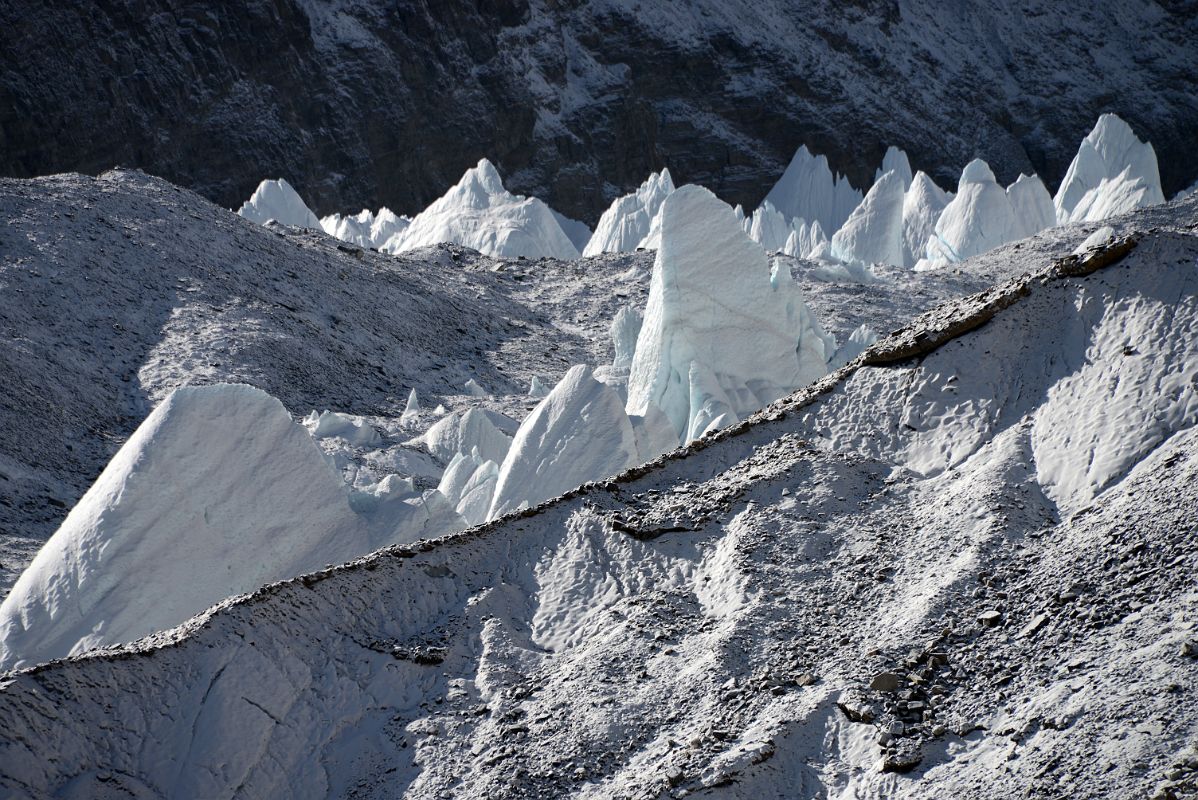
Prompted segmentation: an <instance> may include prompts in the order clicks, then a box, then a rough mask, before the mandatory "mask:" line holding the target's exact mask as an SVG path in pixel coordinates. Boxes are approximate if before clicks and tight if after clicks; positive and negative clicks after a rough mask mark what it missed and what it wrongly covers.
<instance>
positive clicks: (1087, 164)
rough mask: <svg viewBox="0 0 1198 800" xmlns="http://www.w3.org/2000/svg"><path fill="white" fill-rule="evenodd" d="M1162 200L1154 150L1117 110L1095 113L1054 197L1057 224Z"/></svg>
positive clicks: (1087, 219) (1099, 217) (1090, 219)
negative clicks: (1089, 127)
mask: <svg viewBox="0 0 1198 800" xmlns="http://www.w3.org/2000/svg"><path fill="white" fill-rule="evenodd" d="M1163 202H1165V195H1164V192H1162V191H1161V176H1160V170H1159V168H1158V166H1157V161H1156V151H1155V150H1153V149H1152V144H1151V143H1149V142H1144V141H1140V139H1139V137H1137V136H1136V134H1135V131H1133V130H1132V129H1131V126H1130V125H1128V124H1127V123H1126V122H1124V121H1123V120H1122V119H1120V118H1119V117H1118V116H1116V115H1115V114H1103V115H1102V116H1101V117H1099V118H1098V122H1097V123H1095V125H1094V129H1093V130H1091V131H1090V133H1089V134H1088V135H1087V136H1086V138H1085V139H1083V140H1082V142H1081V145H1080V146H1079V147H1078V150H1077V155H1076V156H1074V157H1073V162H1072V163H1071V164H1070V165H1069V169H1068V171H1067V172H1066V173H1065V178H1064V180H1062V181H1061V186H1060V188H1059V189H1057V194H1056V197H1055V198H1054V199H1053V204H1054V206H1055V207H1056V221H1057V222H1058V223H1066V222H1097V221H1099V220H1102V219H1105V218H1106V217H1108V216H1111V215H1113V214H1120V213H1124V212H1127V211H1131V210H1133V209H1136V208H1142V207H1145V206H1150V205H1157V204H1159V203H1163Z"/></svg>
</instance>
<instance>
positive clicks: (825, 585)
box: [0, 204, 1198, 797]
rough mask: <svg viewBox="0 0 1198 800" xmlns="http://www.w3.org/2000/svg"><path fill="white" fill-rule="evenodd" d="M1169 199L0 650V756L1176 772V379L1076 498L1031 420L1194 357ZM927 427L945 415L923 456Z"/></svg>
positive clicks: (1075, 776) (756, 769)
mask: <svg viewBox="0 0 1198 800" xmlns="http://www.w3.org/2000/svg"><path fill="white" fill-rule="evenodd" d="M1194 209H1195V206H1194V205H1193V204H1190V205H1188V206H1185V207H1177V206H1172V207H1169V208H1167V209H1160V210H1158V211H1157V212H1156V216H1155V217H1151V219H1152V220H1153V221H1154V224H1153V225H1152V226H1151V227H1153V230H1152V231H1145V232H1143V233H1142V234H1140V235H1139V236H1138V237H1137V241H1131V242H1126V241H1125V242H1124V243H1123V244H1119V245H1117V246H1116V247H1114V248H1112V249H1110V250H1109V251H1107V252H1104V253H1099V254H1098V255H1096V256H1093V257H1091V258H1087V259H1081V260H1079V259H1070V260H1063V261H1060V262H1057V263H1055V264H1053V265H1046V264H1045V262H1044V261H1043V260H1042V259H1041V258H1040V257H1039V256H1038V255H1035V254H1031V255H1025V254H1018V253H1015V252H1014V251H1009V252H1008V257H1010V258H1011V259H1012V260H1013V261H1014V262H1015V263H1014V264H1013V265H1012V266H1013V267H1014V268H1015V269H1016V270H1024V271H1026V272H1027V273H1028V274H1026V275H1023V276H1020V277H1016V278H1013V279H1011V280H1009V281H1006V282H1004V283H1002V284H1000V285H998V286H996V287H995V288H993V289H991V290H988V291H987V292H984V293H982V294H979V295H974V296H972V297H970V298H966V299H963V300H958V301H952V302H949V303H947V304H945V305H944V306H941V307H940V308H938V309H937V310H935V311H934V312H932V313H930V314H928V315H926V316H924V317H921V318H920V319H919V320H917V321H916V322H914V323H912V324H911V325H909V326H907V327H906V328H904V329H903V330H901V331H899V332H897V333H896V334H894V335H893V336H891V337H888V338H886V339H883V340H882V341H880V342H879V343H878V344H877V345H875V346H874V347H873V348H871V349H870V350H869V351H867V353H866V354H865V355H864V356H863V358H862V359H861V360H860V361H858V362H855V363H853V364H851V365H849V366H848V367H846V368H845V369H843V370H841V371H840V372H838V373H835V374H833V375H831V376H829V377H828V378H827V379H825V380H823V381H821V382H820V383H818V384H816V385H814V386H812V387H810V388H809V389H807V390H803V391H800V392H798V393H796V394H794V395H792V396H791V397H789V398H786V399H784V400H782V401H780V402H779V403H777V404H775V406H773V407H771V408H769V409H766V410H765V411H764V412H762V413H761V414H759V415H757V416H756V417H755V418H754V419H753V420H751V421H750V422H749V423H746V424H742V425H738V426H735V427H733V428H732V429H729V430H726V431H723V432H721V433H720V434H718V435H716V436H714V437H710V438H707V439H704V440H701V441H700V442H698V443H696V444H695V445H692V446H691V447H690V448H689V449H688V450H687V451H686V452H685V453H683V454H681V455H679V456H675V457H672V458H665V459H662V460H660V461H658V462H655V463H654V464H652V465H649V466H646V467H640V468H636V469H634V470H632V471H630V472H629V473H626V474H625V475H623V476H620V477H619V478H617V479H615V480H611V481H606V482H604V483H602V484H592V485H588V486H585V487H582V488H581V489H580V490H577V491H574V492H571V493H569V494H567V495H566V496H564V497H562V498H559V499H558V500H555V501H550V502H549V503H547V504H545V505H543V506H541V507H539V508H537V509H534V510H531V511H529V512H525V513H521V514H517V515H514V516H511V517H507V518H504V519H501V520H498V521H497V522H495V523H492V524H489V525H487V526H484V527H481V528H475V529H472V530H470V531H467V532H465V533H462V534H459V535H456V536H453V537H448V538H446V539H443V540H440V541H436V542H431V543H425V544H420V545H416V546H413V547H411V548H396V549H392V550H387V551H382V552H380V553H378V554H375V555H373V556H370V557H367V558H365V559H361V560H359V561H356V562H354V563H351V564H349V565H345V566H343V567H339V568H335V569H330V570H326V571H324V572H321V573H317V574H313V575H310V576H306V577H304V578H300V579H296V580H292V581H286V582H283V583H279V584H274V585H272V586H269V587H265V588H263V589H262V590H260V591H258V592H256V593H254V594H253V595H251V596H247V597H243V598H235V599H232V600H230V601H227V602H226V603H223V604H221V605H220V606H218V607H217V608H215V609H214V610H211V611H209V612H208V613H206V614H204V615H201V616H200V617H197V618H196V619H195V620H192V621H191V622H189V623H187V624H186V625H184V626H182V627H180V628H179V629H176V630H174V631H170V632H166V633H162V634H158V635H155V636H152V637H150V638H148V639H146V640H143V641H142V642H140V643H138V644H136V645H133V646H131V647H125V648H113V649H111V650H110V651H107V652H98V653H95V654H92V655H89V656H85V657H82V658H77V659H73V660H68V661H63V662H55V663H52V664H49V665H46V666H43V667H38V668H35V669H33V670H30V671H26V672H21V673H14V674H12V675H11V676H9V677H8V678H7V679H6V681H5V682H4V684H3V686H2V687H0V719H3V720H5V721H7V722H8V724H5V725H2V726H0V748H2V749H0V764H2V765H3V768H2V769H0V781H2V783H0V785H3V786H4V787H5V788H6V789H8V790H9V791H12V792H21V793H25V794H30V795H32V796H35V797H37V796H49V795H50V794H51V793H54V792H57V791H59V790H60V789H63V788H64V787H67V786H69V787H70V790H71V791H75V792H79V793H82V794H87V795H89V796H96V797H105V796H116V795H117V794H119V793H124V794H125V795H129V794H132V795H134V796H144V797H155V796H174V795H184V794H186V795H204V796H229V795H232V794H254V795H269V794H294V795H302V796H355V797H382V796H394V795H395V794H397V793H399V792H403V791H406V792H407V793H408V794H409V796H413V797H424V796H430V797H431V796H440V795H443V794H445V793H452V794H453V795H455V796H461V797H484V796H486V797H495V796H501V797H541V796H544V797H560V796H577V797H601V796H602V797H606V796H612V795H629V796H660V795H671V794H672V795H674V796H681V795H682V794H683V793H689V794H696V795H698V796H724V797H773V796H790V795H793V794H796V793H799V794H807V795H815V796H821V795H822V796H856V797H894V796H913V797H943V796H948V795H968V796H976V797H1010V796H1015V795H1019V796H1022V795H1024V794H1025V793H1026V792H1027V791H1028V790H1031V791H1033V792H1038V793H1040V794H1047V795H1056V794H1060V793H1062V792H1064V793H1068V794H1069V795H1070V796H1086V797H1127V796H1146V795H1150V794H1151V793H1152V791H1153V788H1154V787H1156V786H1157V784H1158V783H1160V782H1161V781H1162V779H1164V776H1165V774H1166V773H1167V772H1168V773H1169V774H1170V775H1171V776H1172V777H1170V778H1169V779H1168V780H1169V781H1170V782H1171V783H1173V784H1176V788H1177V789H1179V790H1182V789H1188V790H1189V791H1192V790H1193V789H1194V788H1195V786H1196V783H1195V782H1196V781H1198V765H1195V764H1194V762H1193V757H1194V755H1195V753H1193V751H1192V749H1191V748H1190V745H1191V743H1192V742H1193V741H1194V739H1195V737H1196V736H1198V728H1196V727H1195V721H1194V719H1193V718H1192V715H1189V714H1187V713H1186V709H1188V708H1189V707H1192V706H1193V705H1194V704H1195V702H1198V698H1195V697H1194V692H1195V686H1198V682H1196V681H1195V680H1194V679H1195V677H1198V661H1196V660H1195V659H1194V658H1193V656H1192V654H1193V653H1194V652H1198V646H1196V645H1195V644H1189V645H1187V644H1186V642H1187V640H1193V638H1194V629H1193V625H1192V619H1193V616H1194V613H1195V611H1196V610H1198V607H1196V606H1198V594H1196V593H1195V592H1194V588H1193V584H1192V575H1193V570H1194V568H1195V566H1196V565H1198V551H1196V550H1195V546H1194V542H1193V537H1192V531H1191V529H1192V519H1193V518H1194V515H1195V513H1198V494H1196V493H1195V489H1194V487H1195V486H1198V461H1195V459H1194V458H1193V452H1194V446H1195V444H1198V442H1196V440H1195V434H1194V422H1195V421H1196V420H1195V418H1194V413H1193V412H1194V404H1193V397H1192V395H1193V386H1192V380H1190V381H1189V382H1188V383H1186V382H1183V386H1182V387H1181V391H1179V392H1177V393H1174V394H1171V395H1169V397H1168V400H1169V402H1170V403H1172V404H1173V406H1176V407H1177V408H1179V409H1181V411H1180V413H1179V415H1178V416H1176V417H1174V418H1173V419H1174V422H1173V423H1172V424H1170V425H1167V426H1165V427H1163V428H1161V429H1160V430H1159V433H1160V436H1159V437H1158V438H1157V440H1156V441H1154V442H1152V443H1151V446H1149V447H1147V448H1141V449H1138V450H1137V449H1132V450H1126V449H1121V450H1119V452H1121V453H1128V454H1130V457H1129V458H1127V459H1126V460H1124V461H1123V462H1122V463H1121V466H1120V468H1119V469H1118V470H1117V472H1116V473H1111V474H1108V475H1105V476H1103V475H1099V474H1091V473H1085V472H1083V478H1082V479H1081V483H1079V484H1078V485H1079V486H1081V485H1084V486H1087V487H1089V492H1090V494H1089V495H1087V496H1086V497H1082V496H1081V495H1080V494H1078V493H1074V494H1072V495H1069V498H1068V499H1065V500H1063V498H1064V497H1065V496H1064V495H1061V494H1060V493H1059V492H1058V491H1057V490H1056V489H1054V488H1053V487H1054V486H1059V482H1054V481H1052V480H1051V479H1050V478H1051V471H1050V470H1048V469H1047V468H1046V467H1047V465H1048V464H1049V463H1050V462H1051V461H1052V457H1053V456H1061V455H1070V454H1071V451H1070V450H1069V445H1068V442H1064V440H1061V439H1053V438H1052V437H1049V438H1048V439H1044V438H1043V437H1042V436H1041V435H1040V433H1039V432H1038V427H1039V426H1041V425H1042V424H1044V423H1045V418H1052V419H1067V418H1068V417H1069V416H1070V415H1071V413H1070V410H1071V409H1072V415H1073V416H1076V415H1077V413H1076V412H1077V408H1078V406H1079V404H1081V405H1084V404H1086V403H1087V402H1088V400H1087V398H1088V395H1087V393H1086V392H1085V391H1079V389H1085V388H1087V387H1089V388H1091V389H1094V390H1096V391H1097V390H1099V389H1101V387H1105V386H1107V385H1109V380H1110V377H1111V376H1112V375H1114V376H1115V377H1116V378H1119V377H1122V376H1125V375H1126V376H1129V377H1130V376H1136V375H1139V376H1140V377H1139V378H1137V382H1141V383H1146V384H1147V385H1154V384H1153V382H1154V381H1159V380H1162V379H1164V378H1166V377H1167V376H1169V375H1171V374H1173V373H1175V372H1178V371H1180V372H1181V373H1183V374H1185V375H1189V374H1190V372H1189V371H1192V369H1193V368H1194V365H1195V364H1198V353H1196V352H1195V351H1194V341H1195V339H1194V337H1193V336H1192V335H1191V332H1192V331H1193V329H1194V327H1195V326H1198V301H1196V297H1198V273H1196V272H1195V270H1194V266H1195V263H1196V261H1198V238H1196V237H1195V235H1194V231H1195V215H1194ZM1166 212H1168V213H1169V214H1170V215H1171V217H1172V219H1168V218H1166V217H1165V216H1164V215H1165V213H1166ZM1131 219H1134V220H1136V221H1138V222H1140V223H1144V222H1145V221H1146V220H1147V219H1149V216H1148V214H1147V213H1144V214H1141V215H1140V216H1138V217H1133V218H1131ZM1142 227H1143V228H1145V229H1147V228H1148V227H1150V226H1149V225H1142ZM1112 330H1119V331H1123V332H1125V335H1126V336H1128V337H1130V340H1129V341H1127V342H1126V343H1124V342H1122V341H1121V342H1118V344H1119V345H1120V346H1113V343H1112V342H1111V341H1109V339H1108V333H1109V332H1110V331H1112ZM1171 331H1174V332H1176V333H1177V342H1174V341H1171V340H1170V337H1169V333H1170V332H1171ZM1123 344H1126V345H1128V347H1130V349H1131V350H1134V351H1135V352H1129V351H1128V349H1127V348H1125V347H1123V346H1122V345H1123ZM1179 348H1180V349H1179ZM1132 362H1134V364H1135V365H1136V366H1134V367H1132V366H1130V364H1131V363H1132ZM979 364H981V365H989V366H990V367H991V368H992V369H991V372H992V374H991V375H990V376H989V378H988V379H989V381H990V384H989V385H988V386H987V387H986V388H987V391H986V392H985V393H978V390H979V388H980V387H981V386H982V384H981V383H979V380H980V379H981V378H984V377H986V376H984V375H981V376H980V377H979V370H978V369H977V365H979ZM1125 365H1128V366H1125ZM1136 370H1142V372H1136ZM954 375H959V376H960V377H958V378H957V380H956V382H957V383H958V384H959V387H960V388H959V389H957V390H956V391H957V392H958V393H959V397H958V398H956V403H957V405H960V406H964V407H968V406H969V405H970V404H972V405H973V406H974V407H976V408H975V410H980V411H981V412H984V411H985V409H984V408H980V407H982V406H984V405H985V404H986V403H987V402H992V401H993V400H994V398H1001V397H1006V398H1008V399H1011V398H1014V403H1013V405H1009V408H1008V409H1007V410H1005V411H1004V412H1003V413H998V414H987V413H969V414H965V413H962V414H959V415H958V414H955V413H950V412H953V411H954V410H956V406H954V404H953V403H951V402H948V400H949V398H948V397H946V395H949V394H952V392H953V390H952V389H950V388H949V386H948V384H950V383H953V382H954V381H952V380H949V376H954ZM937 376H942V377H937ZM929 378H930V380H929ZM936 381H939V384H938V385H939V386H940V390H939V392H933V391H930V390H929V388H928V387H930V386H931V385H932V384H935V383H936ZM890 386H907V387H910V388H909V390H908V391H906V392H902V393H899V394H893V393H891V392H890V391H889V390H888V387H890ZM920 386H923V387H925V388H924V389H918V387H920ZM995 387H997V388H998V391H991V390H992V389H994V388H995ZM1173 406H1171V407H1173ZM1129 407H1131V408H1144V406H1143V405H1142V404H1141V403H1139V402H1132V403H1130V404H1129ZM1165 416H1166V417H1167V416H1168V415H1165ZM895 425H897V428H896V427H894V426H895ZM846 431H847V433H846ZM871 433H872V436H870V435H866V434H871ZM851 434H858V435H851ZM938 436H939V438H937V437H938ZM970 436H972V438H970ZM927 437H932V439H934V440H935V441H936V442H942V441H945V440H947V441H950V442H951V441H956V440H958V439H960V438H967V439H968V440H969V447H968V450H967V452H953V453H951V456H952V458H951V459H950V460H949V463H947V467H949V468H944V469H939V470H936V469H930V468H926V467H923V468H921V465H923V464H926V463H927V460H926V459H925V461H920V460H918V458H916V456H919V455H921V454H923V455H926V454H928V453H932V454H933V455H939V454H942V451H940V450H938V449H937V448H936V447H934V446H926V447H924V446H922V445H923V444H925V443H926V442H927ZM933 460H934V459H933ZM1112 476H1113V477H1112ZM1087 498H1089V499H1087ZM871 686H872V688H871ZM880 742H883V743H884V744H880ZM50 754H53V755H54V758H48V757H47V756H49V755H50ZM97 764H102V765H103V767H102V768H97V767H96V766H95V765H97ZM1175 764H1176V765H1178V766H1176V767H1174V765H1175ZM1161 796H1168V795H1167V794H1162V795H1161Z"/></svg>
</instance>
